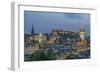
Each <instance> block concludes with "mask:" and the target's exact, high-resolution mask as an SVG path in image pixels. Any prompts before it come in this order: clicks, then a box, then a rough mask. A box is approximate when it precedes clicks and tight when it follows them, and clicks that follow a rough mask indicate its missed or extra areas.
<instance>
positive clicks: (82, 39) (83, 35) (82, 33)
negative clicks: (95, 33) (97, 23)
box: [79, 25, 85, 44]
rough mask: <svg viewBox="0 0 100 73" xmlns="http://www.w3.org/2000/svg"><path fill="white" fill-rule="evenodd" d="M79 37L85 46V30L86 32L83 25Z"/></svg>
mask: <svg viewBox="0 0 100 73" xmlns="http://www.w3.org/2000/svg"><path fill="white" fill-rule="evenodd" d="M79 36H80V40H81V44H84V41H85V30H84V27H83V25H81V28H80V32H79Z"/></svg>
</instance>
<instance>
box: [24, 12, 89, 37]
mask: <svg viewBox="0 0 100 73" xmlns="http://www.w3.org/2000/svg"><path fill="white" fill-rule="evenodd" d="M32 25H33V26H34V32H35V33H40V32H41V33H49V32H51V30H52V29H63V30H65V31H73V32H79V30H80V26H81V25H83V26H84V29H85V31H86V35H88V36H89V35H90V14H87V13H59V12H34V11H24V33H25V34H31V29H32Z"/></svg>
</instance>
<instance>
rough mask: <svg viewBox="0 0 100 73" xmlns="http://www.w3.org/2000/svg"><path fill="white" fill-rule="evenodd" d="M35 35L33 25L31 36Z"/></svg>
mask: <svg viewBox="0 0 100 73" xmlns="http://www.w3.org/2000/svg"><path fill="white" fill-rule="evenodd" d="M33 34H34V25H32V30H31V35H33Z"/></svg>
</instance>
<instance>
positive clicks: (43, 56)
mask: <svg viewBox="0 0 100 73" xmlns="http://www.w3.org/2000/svg"><path fill="white" fill-rule="evenodd" d="M55 59H56V54H55V53H54V52H53V50H51V49H48V50H47V51H45V50H43V49H42V50H39V51H36V52H34V53H33V54H32V55H31V57H30V60H31V61H42V60H55Z"/></svg>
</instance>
